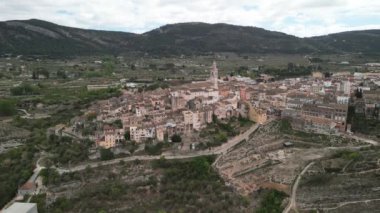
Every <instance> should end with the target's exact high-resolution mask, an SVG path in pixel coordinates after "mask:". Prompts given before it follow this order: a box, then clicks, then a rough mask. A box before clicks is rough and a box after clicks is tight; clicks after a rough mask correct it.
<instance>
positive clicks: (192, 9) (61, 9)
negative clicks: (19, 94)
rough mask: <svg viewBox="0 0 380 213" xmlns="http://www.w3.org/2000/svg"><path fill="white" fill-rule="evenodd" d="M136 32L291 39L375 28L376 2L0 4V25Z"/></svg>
mask: <svg viewBox="0 0 380 213" xmlns="http://www.w3.org/2000/svg"><path fill="white" fill-rule="evenodd" d="M30 18H38V19H43V20H46V21H51V22H55V23H57V24H61V25H67V26H73V27H81V28H89V29H103V30H118V31H126V32H134V33H142V32H146V31H149V30H152V29H154V28H157V27H159V26H161V25H165V24H171V23H179V22H208V23H229V24H236V25H244V26H257V27H262V28H265V29H268V30H276V31H281V32H285V33H288V34H292V35H297V36H301V37H304V36H314V35H323V34H328V33H334V32H341V31H348V30H359V29H380V1H379V0H86V1H85V0H0V20H1V21H5V20H15V19H30Z"/></svg>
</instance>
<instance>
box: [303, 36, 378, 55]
mask: <svg viewBox="0 0 380 213" xmlns="http://www.w3.org/2000/svg"><path fill="white" fill-rule="evenodd" d="M308 40H309V43H310V44H312V45H313V46H314V47H316V48H317V49H319V50H320V51H324V52H356V53H358V52H362V53H367V54H373V53H376V54H380V30H362V31H349V32H342V33H335V34H329V35H325V36H318V37H311V38H308Z"/></svg>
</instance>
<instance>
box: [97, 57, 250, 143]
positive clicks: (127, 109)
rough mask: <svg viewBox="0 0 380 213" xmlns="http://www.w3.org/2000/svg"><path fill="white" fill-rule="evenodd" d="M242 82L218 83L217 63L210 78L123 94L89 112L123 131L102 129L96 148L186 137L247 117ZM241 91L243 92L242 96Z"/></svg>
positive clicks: (106, 127)
mask: <svg viewBox="0 0 380 213" xmlns="http://www.w3.org/2000/svg"><path fill="white" fill-rule="evenodd" d="M245 87H246V86H245V83H244V82H241V83H239V82H233V80H231V81H221V80H220V79H219V77H218V68H217V66H216V63H215V62H214V64H213V65H212V67H211V71H210V78H209V79H208V80H206V81H199V82H193V83H189V84H183V85H179V86H173V87H170V88H167V89H161V88H159V89H156V90H153V91H144V92H141V93H136V92H128V91H126V92H125V93H124V94H123V95H122V96H121V97H118V98H112V99H110V100H107V101H105V102H103V103H99V104H98V105H97V106H96V107H93V108H92V109H91V110H93V111H94V113H96V114H97V118H96V119H97V121H100V122H105V123H112V122H114V121H115V120H118V119H120V120H121V122H122V127H121V128H117V127H115V126H112V125H104V127H103V131H102V132H100V133H98V134H97V137H96V144H97V145H98V146H101V147H104V148H111V147H114V146H116V145H117V144H118V142H120V141H122V140H124V135H125V133H127V132H128V133H129V134H128V135H129V137H130V140H132V141H135V142H137V143H139V142H143V141H146V140H152V139H153V140H157V141H164V140H170V137H171V136H172V135H174V134H179V135H187V134H192V133H193V132H194V131H199V130H201V129H202V128H204V127H206V126H207V124H208V123H211V122H212V121H213V116H216V118H217V119H219V120H227V119H229V118H231V117H237V116H239V115H240V116H247V114H248V107H247V104H244V103H243V102H242V100H246V97H242V96H246V94H245V91H244V88H245ZM241 91H244V92H241Z"/></svg>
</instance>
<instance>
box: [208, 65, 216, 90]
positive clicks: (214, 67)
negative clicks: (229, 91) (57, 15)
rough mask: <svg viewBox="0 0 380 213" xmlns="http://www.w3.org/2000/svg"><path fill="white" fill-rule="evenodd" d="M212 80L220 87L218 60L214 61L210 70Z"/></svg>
mask: <svg viewBox="0 0 380 213" xmlns="http://www.w3.org/2000/svg"><path fill="white" fill-rule="evenodd" d="M209 80H210V82H211V83H213V84H214V85H213V86H214V88H215V89H218V68H217V67H216V62H215V61H214V62H213V63H212V67H211V70H210V79H209Z"/></svg>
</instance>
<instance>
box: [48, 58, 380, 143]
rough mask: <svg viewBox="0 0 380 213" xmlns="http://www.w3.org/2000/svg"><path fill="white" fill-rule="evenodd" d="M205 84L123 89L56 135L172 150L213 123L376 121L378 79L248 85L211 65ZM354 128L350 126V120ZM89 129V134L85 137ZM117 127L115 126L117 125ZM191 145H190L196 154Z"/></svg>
mask: <svg viewBox="0 0 380 213" xmlns="http://www.w3.org/2000/svg"><path fill="white" fill-rule="evenodd" d="M209 72H210V77H209V79H208V80H206V81H198V82H192V83H188V84H183V85H177V86H171V87H169V88H164V89H163V88H158V89H156V90H152V91H141V90H140V89H137V88H134V87H132V88H129V89H128V90H125V91H124V92H123V95H122V96H120V97H115V98H111V99H109V100H106V101H99V102H97V103H96V104H94V105H92V106H91V107H90V108H89V109H88V110H87V112H86V113H85V115H84V116H82V117H79V118H75V119H73V122H72V126H65V125H57V126H56V127H54V128H51V129H50V130H49V131H50V132H51V133H54V134H58V135H66V136H75V137H80V138H83V137H88V138H90V139H92V140H94V141H96V145H97V146H98V147H103V148H106V149H108V148H112V147H117V146H118V145H119V144H120V143H121V142H123V141H125V140H126V139H128V140H130V141H134V142H136V143H141V142H144V141H148V140H149V141H158V142H160V141H161V142H162V141H167V142H171V141H172V139H173V136H174V135H175V136H177V138H178V137H179V138H180V137H182V138H185V137H186V136H189V135H192V134H193V133H194V132H198V131H200V130H202V129H203V128H206V127H207V125H208V124H210V123H212V122H214V121H215V120H218V121H221V122H228V120H229V119H231V118H246V119H249V120H251V121H253V122H256V123H259V124H264V123H266V122H268V121H270V120H274V119H281V118H285V119H288V120H289V121H290V123H291V125H292V127H293V128H294V129H298V130H303V131H306V132H315V133H321V134H339V133H344V132H348V133H351V126H352V122H351V121H349V120H348V116H349V105H350V104H351V105H353V106H355V107H354V111H355V112H356V113H362V114H365V117H366V118H368V119H380V114H379V106H380V91H379V89H378V87H379V83H380V74H379V73H355V74H351V73H350V72H338V73H334V75H326V74H323V73H322V72H318V71H316V72H313V73H312V76H310V77H302V78H289V79H284V80H279V81H274V79H273V77H271V76H269V75H261V77H260V78H259V79H256V80H252V79H250V78H246V77H240V76H225V77H219V75H218V68H217V64H216V62H214V63H213V64H212V66H211V68H210V71H209ZM351 120H353V119H351ZM89 121H91V122H92V123H93V122H95V123H96V126H95V127H94V128H93V131H90V132H87V133H84V131H83V130H84V129H86V127H88V126H89V125H90V124H89ZM115 124H116V125H115ZM195 146H196V144H195V143H194V144H193V148H195Z"/></svg>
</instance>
